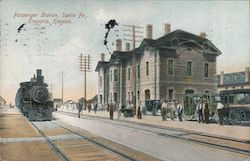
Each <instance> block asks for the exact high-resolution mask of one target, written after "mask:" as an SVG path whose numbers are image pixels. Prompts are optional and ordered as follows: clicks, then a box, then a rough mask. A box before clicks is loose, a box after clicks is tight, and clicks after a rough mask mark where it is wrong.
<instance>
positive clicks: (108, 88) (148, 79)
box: [96, 24, 221, 106]
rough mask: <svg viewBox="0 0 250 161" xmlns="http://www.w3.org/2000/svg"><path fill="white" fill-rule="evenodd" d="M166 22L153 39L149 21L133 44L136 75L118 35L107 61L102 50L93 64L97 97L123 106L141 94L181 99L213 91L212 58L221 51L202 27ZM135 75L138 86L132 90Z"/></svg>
mask: <svg viewBox="0 0 250 161" xmlns="http://www.w3.org/2000/svg"><path fill="white" fill-rule="evenodd" d="M170 27H171V26H170V24H166V26H165V34H164V36H162V37H160V38H158V39H153V38H152V35H153V30H152V29H153V26H152V25H147V27H146V38H145V39H143V40H142V42H141V44H140V46H139V47H137V48H136V49H135V61H136V63H135V64H136V66H135V71H136V72H135V75H136V76H135V79H134V74H133V73H134V72H133V52H134V51H133V50H130V49H129V44H128V43H126V51H122V50H121V48H122V43H121V40H117V41H116V51H114V52H113V54H112V55H111V58H110V59H109V61H105V58H104V54H101V60H100V61H99V62H98V64H97V66H96V72H98V79H99V81H98V102H99V104H102V105H105V104H107V103H108V102H110V101H112V102H115V103H121V104H122V105H123V106H126V105H127V104H128V103H129V102H131V103H133V102H134V100H136V103H138V102H139V101H141V102H142V104H144V103H145V100H148V99H151V100H164V99H180V98H181V97H183V96H184V95H186V94H198V93H204V92H209V93H216V91H217V88H216V86H217V79H216V58H217V56H218V55H220V54H221V52H220V51H219V50H218V49H217V48H216V47H215V46H214V45H213V44H212V43H211V41H209V40H208V39H207V38H206V34H205V33H204V32H202V33H201V34H200V35H199V36H198V35H194V34H192V33H189V32H186V31H183V30H175V31H173V32H171V29H170ZM134 80H135V81H136V91H135V90H134V84H135V83H134Z"/></svg>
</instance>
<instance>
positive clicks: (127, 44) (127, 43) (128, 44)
mask: <svg viewBox="0 0 250 161" xmlns="http://www.w3.org/2000/svg"><path fill="white" fill-rule="evenodd" d="M126 51H127V52H128V51H130V43H129V42H126Z"/></svg>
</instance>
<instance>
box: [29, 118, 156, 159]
mask: <svg viewBox="0 0 250 161" xmlns="http://www.w3.org/2000/svg"><path fill="white" fill-rule="evenodd" d="M31 124H32V125H33V127H34V128H35V129H36V130H37V131H38V132H39V133H40V134H41V136H42V137H43V138H44V140H45V142H46V143H47V144H48V145H49V147H50V148H51V149H52V151H53V152H54V153H55V154H56V155H57V156H58V157H59V158H60V159H61V160H62V161H71V160H74V159H71V158H74V157H72V155H71V154H70V153H69V152H68V151H67V149H66V150H65V148H63V147H65V146H62V144H65V145H66V146H67V145H68V144H67V141H72V138H73V140H74V141H76V142H85V143H86V144H85V146H83V148H82V149H83V150H86V151H91V149H100V151H105V153H106V154H105V156H101V155H98V154H96V157H97V159H96V160H98V159H100V158H102V157H103V158H104V159H106V157H109V158H112V159H111V160H115V161H120V160H125V161H138V160H148V161H149V160H154V161H158V160H159V161H160V159H157V158H154V157H152V156H149V155H147V154H144V153H141V152H137V151H136V150H133V149H130V148H127V147H125V146H123V147H125V148H124V149H122V148H118V149H116V148H114V147H116V146H117V145H114V144H117V143H114V142H112V141H107V139H105V138H102V137H98V136H95V135H90V134H89V133H87V134H85V133H81V129H78V128H74V127H72V126H69V125H67V124H65V123H62V122H59V121H49V122H31ZM43 124H45V125H43ZM40 125H41V126H40ZM43 126H44V127H45V129H48V127H56V129H57V132H56V131H55V133H57V134H59V133H61V134H59V135H57V136H51V135H50V136H48V135H47V134H48V133H50V134H52V133H51V132H48V131H46V130H45V129H43V128H44V127H43ZM59 128H60V129H59ZM62 130H63V131H64V132H63V133H64V134H62ZM46 133H47V134H46ZM85 135H89V136H85ZM62 136H64V137H65V136H74V137H71V138H70V139H69V138H66V139H60V141H61V143H58V140H57V139H55V137H57V138H59V137H62ZM51 137H52V138H53V137H54V140H53V139H51ZM95 139H96V140H95ZM103 142H104V143H103ZM105 143H106V144H105ZM86 145H92V147H94V148H89V146H86ZM80 146H81V145H77V143H76V144H74V145H73V146H72V149H74V148H77V147H80ZM120 146H122V145H120ZM118 147H119V146H118ZM67 148H69V147H67ZM126 148H127V149H126ZM121 149H122V150H121ZM123 151H125V152H123ZM131 152H132V153H131ZM74 153H78V152H77V151H75V152H74ZM86 155H87V156H88V155H89V154H86ZM91 155H92V157H93V158H94V160H95V151H93V152H92V154H91ZM108 160H110V159H108Z"/></svg>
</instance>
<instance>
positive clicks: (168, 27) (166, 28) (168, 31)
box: [165, 23, 171, 35]
mask: <svg viewBox="0 0 250 161" xmlns="http://www.w3.org/2000/svg"><path fill="white" fill-rule="evenodd" d="M170 32H171V24H170V23H166V24H165V35H166V34H168V33H170Z"/></svg>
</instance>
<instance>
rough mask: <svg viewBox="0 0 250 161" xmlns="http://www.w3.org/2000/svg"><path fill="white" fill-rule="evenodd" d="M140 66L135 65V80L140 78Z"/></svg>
mask: <svg viewBox="0 0 250 161" xmlns="http://www.w3.org/2000/svg"><path fill="white" fill-rule="evenodd" d="M140 75H141V74H140V65H137V78H140Z"/></svg>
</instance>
